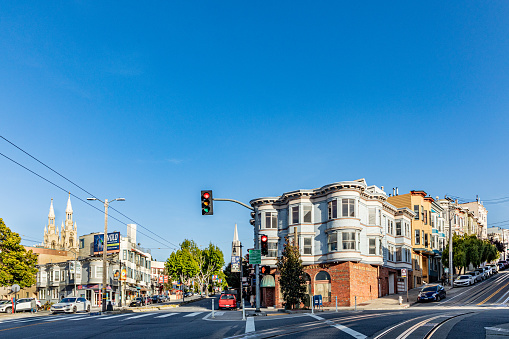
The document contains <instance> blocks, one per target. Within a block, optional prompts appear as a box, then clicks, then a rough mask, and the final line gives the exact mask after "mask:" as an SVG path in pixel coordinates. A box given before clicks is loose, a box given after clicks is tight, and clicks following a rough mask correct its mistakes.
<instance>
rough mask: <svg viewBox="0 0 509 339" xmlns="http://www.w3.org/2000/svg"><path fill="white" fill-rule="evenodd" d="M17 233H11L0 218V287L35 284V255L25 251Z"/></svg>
mask: <svg viewBox="0 0 509 339" xmlns="http://www.w3.org/2000/svg"><path fill="white" fill-rule="evenodd" d="M20 243H21V237H20V236H19V234H18V233H15V232H12V231H11V230H10V229H9V227H7V225H5V224H4V221H3V220H2V219H1V218H0V286H11V285H14V284H18V285H19V286H20V287H21V288H25V287H30V286H32V285H33V284H35V275H36V274H37V268H36V267H35V265H37V254H34V253H33V252H32V250H29V251H27V250H26V249H25V248H24V247H23V246H22V245H21V244H20Z"/></svg>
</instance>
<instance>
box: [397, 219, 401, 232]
mask: <svg viewBox="0 0 509 339" xmlns="http://www.w3.org/2000/svg"><path fill="white" fill-rule="evenodd" d="M396 235H401V221H396Z"/></svg>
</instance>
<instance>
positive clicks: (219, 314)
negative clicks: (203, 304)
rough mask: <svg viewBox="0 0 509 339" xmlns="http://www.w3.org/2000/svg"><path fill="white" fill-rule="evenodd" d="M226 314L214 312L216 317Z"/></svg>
mask: <svg viewBox="0 0 509 339" xmlns="http://www.w3.org/2000/svg"><path fill="white" fill-rule="evenodd" d="M223 314H224V312H214V316H215V317H216V316H217V317H220V316H222V315H223Z"/></svg>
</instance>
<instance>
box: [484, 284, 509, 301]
mask: <svg viewBox="0 0 509 339" xmlns="http://www.w3.org/2000/svg"><path fill="white" fill-rule="evenodd" d="M507 285H509V282H508V283H507V284H505V285H504V286H502V287H500V288H499V289H498V290H496V291H495V292H493V293H492V294H491V295H490V296H489V297H487V298H486V299H484V300H483V301H481V302H480V303H478V304H477V306H479V305H482V304H484V303H485V302H487V301H488V300H490V299H491V298H492V297H493V296H494V295H495V294H497V293H498V292H500V291H501V290H502V289H503V288H504V287H506V286H507Z"/></svg>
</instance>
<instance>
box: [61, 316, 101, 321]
mask: <svg viewBox="0 0 509 339" xmlns="http://www.w3.org/2000/svg"><path fill="white" fill-rule="evenodd" d="M97 317H100V315H84V316H81V317H80V318H75V319H69V321H79V320H85V319H92V318H97Z"/></svg>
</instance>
